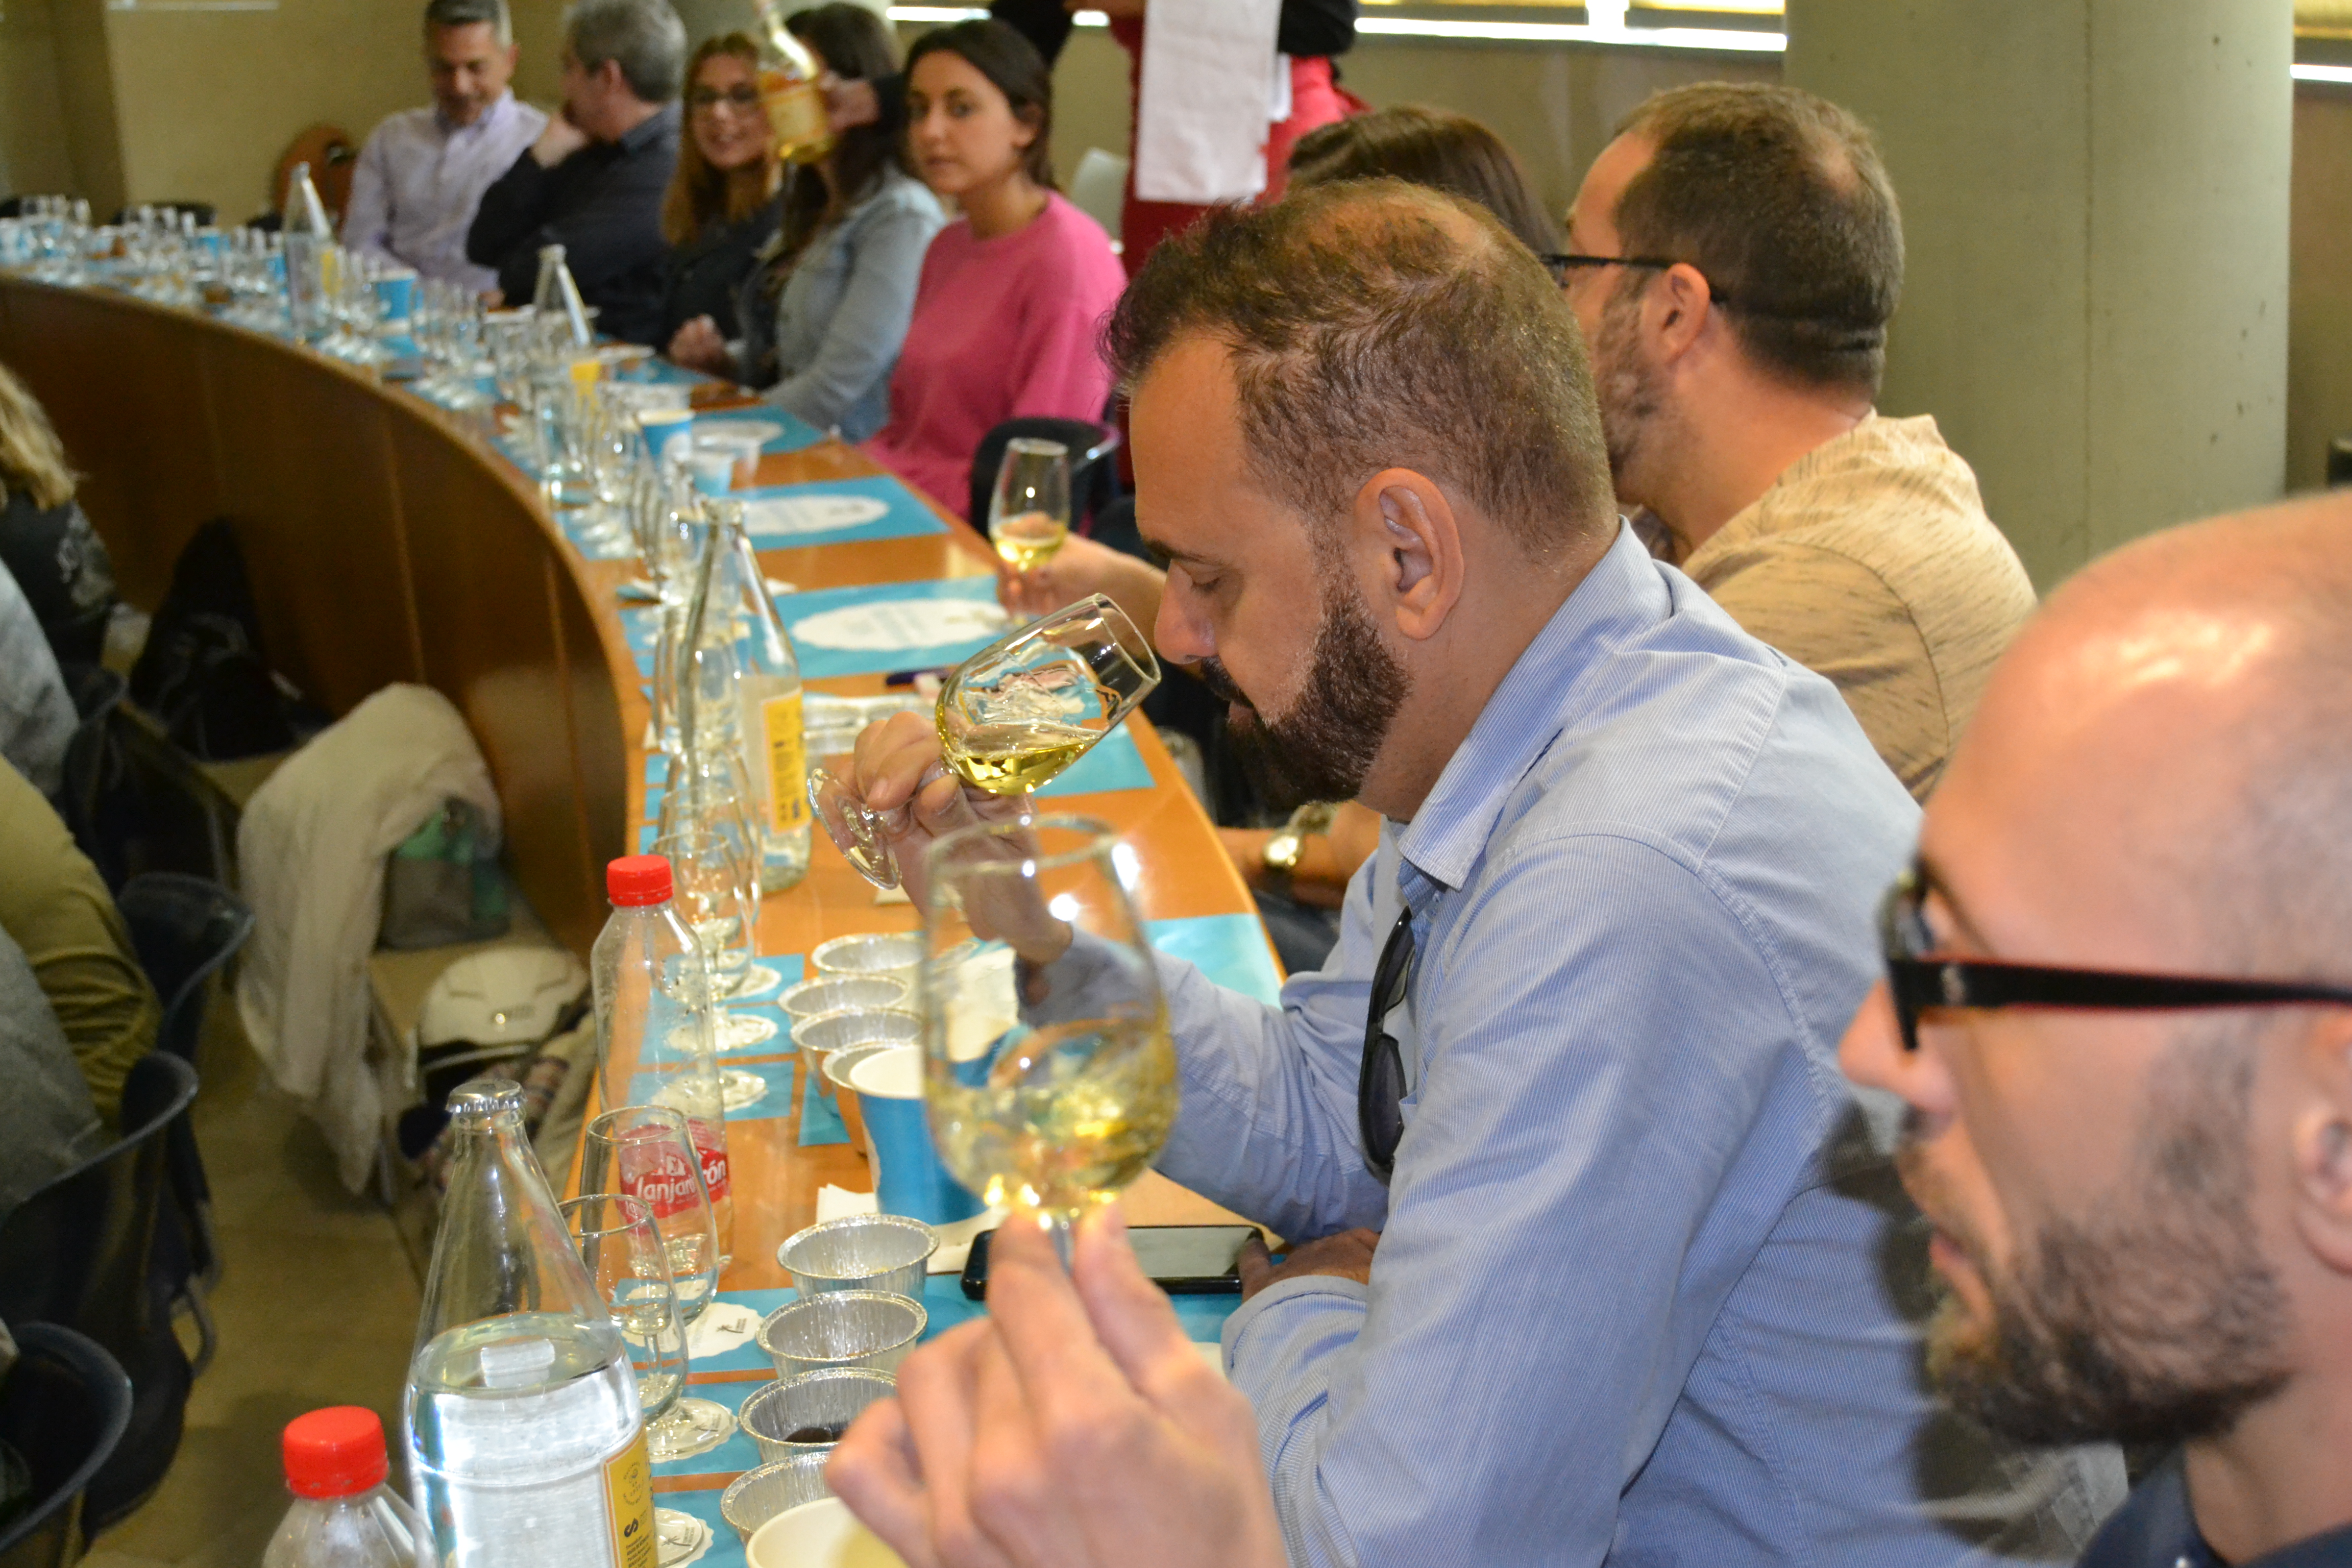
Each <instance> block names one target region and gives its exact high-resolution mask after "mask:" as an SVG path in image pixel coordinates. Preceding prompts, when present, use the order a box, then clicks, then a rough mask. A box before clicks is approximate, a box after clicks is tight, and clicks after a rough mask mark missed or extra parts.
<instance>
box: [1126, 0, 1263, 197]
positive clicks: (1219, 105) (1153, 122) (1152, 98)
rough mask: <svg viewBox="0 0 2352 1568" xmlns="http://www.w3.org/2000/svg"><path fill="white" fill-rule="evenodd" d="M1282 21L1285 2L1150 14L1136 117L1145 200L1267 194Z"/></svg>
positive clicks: (1221, 0) (1231, 1) (1208, 3)
mask: <svg viewBox="0 0 2352 1568" xmlns="http://www.w3.org/2000/svg"><path fill="white" fill-rule="evenodd" d="M1281 15H1282V0H1187V3H1186V4H1184V5H1155V6H1153V7H1152V10H1151V16H1150V23H1149V25H1148V26H1145V28H1144V29H1143V69H1142V81H1141V84H1140V88H1139V98H1138V101H1137V107H1136V117H1135V194H1136V195H1138V196H1139V197H1141V198H1142V199H1143V200H1145V201H1148V202H1192V203H1197V204H1202V205H1209V204H1214V203H1221V202H1242V201H1247V200H1249V198H1250V197H1252V196H1255V195H1257V194H1258V193H1259V192H1260V191H1262V190H1264V189H1265V133H1266V126H1267V124H1268V123H1269V121H1267V118H1266V111H1267V110H1268V108H1269V107H1271V104H1272V100H1273V95H1274V77H1273V71H1274V68H1275V67H1276V64H1278V63H1279V60H1278V57H1277V56H1276V54H1275V50H1274V36H1275V31H1276V25H1277V24H1278V23H1279V22H1280V20H1281Z"/></svg>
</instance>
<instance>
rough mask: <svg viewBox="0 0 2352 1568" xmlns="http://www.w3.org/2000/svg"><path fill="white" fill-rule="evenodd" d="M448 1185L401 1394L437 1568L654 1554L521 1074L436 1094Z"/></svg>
mask: <svg viewBox="0 0 2352 1568" xmlns="http://www.w3.org/2000/svg"><path fill="white" fill-rule="evenodd" d="M449 1110H450V1126H451V1128H452V1129H453V1130H454V1131H455V1133H456V1136H457V1149H456V1159H455V1162H454V1164H453V1166H452V1168H451V1173H450V1178H449V1193H448V1195H447V1197H446V1198H445V1199H443V1200H442V1207H441V1228H440V1232H439V1234H438V1235H437V1236H436V1237H435V1238H434V1243H433V1265H432V1268H431V1271H430V1272H429V1273H428V1274H427V1276H426V1278H425V1310H424V1313H423V1315H422V1317H421V1319H420V1320H419V1321H418V1325H417V1330H416V1352H415V1357H414V1358H413V1359H412V1360H411V1362H410V1363H409V1372H408V1389H407V1394H406V1405H407V1428H408V1450H409V1474H410V1477H411V1480H412V1485H413V1486H414V1488H415V1499H416V1506H417V1511H418V1512H419V1513H421V1514H422V1515H424V1518H425V1528H426V1529H427V1530H428V1531H431V1533H432V1538H433V1551H434V1561H435V1562H436V1563H440V1564H442V1565H443V1568H656V1557H657V1552H658V1547H657V1544H656V1541H655V1536H654V1518H653V1514H654V1505H653V1476H652V1471H651V1468H650V1467H649V1465H648V1463H647V1461H646V1439H645V1418H644V1415H643V1412H642V1411H641V1410H640V1408H639V1405H638V1401H637V1386H636V1375H635V1373H634V1372H633V1371H632V1370H631V1368H630V1365H629V1358H628V1354H627V1350H626V1346H625V1342H624V1341H623V1340H622V1338H621V1331H620V1330H619V1329H617V1328H616V1327H614V1322H613V1319H612V1316H611V1313H610V1311H609V1310H607V1308H606V1307H605V1305H604V1302H603V1301H602V1300H600V1299H599V1298H598V1296H597V1293H596V1289H595V1286H594V1284H593V1281H592V1280H591V1279H589V1277H588V1271H587V1269H586V1268H585V1267H583V1265H582V1263H581V1261H580V1257H579V1254H578V1253H576V1252H575V1251H573V1249H572V1237H571V1236H570V1235H569V1234H568V1233H567V1232H566V1230H565V1228H564V1225H563V1216H562V1213H561V1211H559V1210H558V1209H557V1208H556V1206H555V1195H554V1194H553V1193H552V1192H551V1191H550V1190H549V1186H548V1182H547V1176H546V1173H544V1172H543V1171H541V1169H540V1165H539V1161H538V1160H537V1158H535V1157H534V1156H533V1155H532V1153H531V1151H530V1138H529V1136H528V1135H527V1134H526V1133H525V1131H523V1121H522V1087H521V1086H520V1084H517V1083H515V1082H513V1081H512V1080H510V1079H497V1078H480V1079H474V1080H473V1081H472V1082H470V1083H467V1084H465V1085H463V1086H461V1087H460V1088H458V1089H457V1090H456V1091H455V1092H453V1093H452V1094H451V1095H450V1097H449Z"/></svg>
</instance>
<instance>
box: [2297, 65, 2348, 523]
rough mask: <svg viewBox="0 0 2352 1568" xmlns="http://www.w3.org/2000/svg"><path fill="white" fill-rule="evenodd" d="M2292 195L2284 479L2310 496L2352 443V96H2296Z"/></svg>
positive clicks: (2322, 89)
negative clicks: (2332, 454) (2331, 452)
mask: <svg viewBox="0 0 2352 1568" xmlns="http://www.w3.org/2000/svg"><path fill="white" fill-rule="evenodd" d="M2293 195H2294V219H2293V229H2292V234H2291V245H2292V248H2291V250H2290V252H2289V258H2290V262H2291V266H2292V271H2291V275H2290V282H2289V286H2288V294H2287V361H2286V474H2287V484H2288V486H2289V487H2290V488H2292V489H2315V488H2317V487H2318V486H2319V484H2320V483H2321V482H2322V481H2323V480H2324V479H2325V478H2326V472H2327V443H2328V439H2329V438H2330V437H2335V436H2339V435H2344V434H2347V433H2352V89H2347V88H2341V87H2326V86H2318V85H2309V86H2305V87H2302V88H2299V89H2297V90H2296V92H2295V99H2294V189H2293Z"/></svg>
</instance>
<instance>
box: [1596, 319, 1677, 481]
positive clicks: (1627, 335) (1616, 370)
mask: <svg viewBox="0 0 2352 1568" xmlns="http://www.w3.org/2000/svg"><path fill="white" fill-rule="evenodd" d="M1641 332H1642V290H1641V289H1639V288H1637V287H1633V286H1631V285H1629V284H1621V285H1620V286H1619V287H1618V289H1617V291H1616V292H1615V293H1613V294H1612V295H1610V296H1609V302H1608V303H1607V304H1605V305H1603V306H1602V307H1601V330H1600V331H1599V332H1598V333H1596V334H1595V335H1594V338H1593V341H1592V344H1591V349H1592V354H1591V358H1592V390H1593V392H1594V395H1596V396H1597V397H1598V399H1599V401H1600V404H1601V437H1602V439H1603V440H1604V441H1605V442H1606V443H1607V444H1608V447H1609V477H1610V479H1612V481H1614V483H1615V485H1616V488H1617V494H1618V497H1619V499H1620V500H1630V501H1633V502H1635V503H1637V504H1643V505H1646V504H1647V501H1646V499H1645V498H1644V497H1643V495H1642V494H1641V493H1640V489H1639V486H1640V479H1641V475H1640V472H1639V466H1640V465H1641V461H1642V459H1643V458H1644V457H1646V456H1647V455H1648V454H1649V450H1650V447H1652V446H1653V445H1654V444H1655V441H1656V437H1657V434H1658V431H1659V429H1660V428H1661V424H1660V417H1659V416H1661V415H1662V414H1663V413H1664V410H1665V406H1666V389H1665V384H1664V377H1662V376H1661V375H1660V374H1658V367H1657V366H1655V365H1654V364H1652V363H1650V362H1649V360H1648V359H1647V358H1646V357H1644V356H1643V353H1642V336H1641Z"/></svg>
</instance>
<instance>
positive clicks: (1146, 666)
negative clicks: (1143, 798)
mask: <svg viewBox="0 0 2352 1568" xmlns="http://www.w3.org/2000/svg"><path fill="white" fill-rule="evenodd" d="M1159 684H1160V660H1159V659H1158V658H1154V657H1153V655H1152V652H1151V644H1150V640H1149V639H1148V638H1146V637H1144V635H1143V634H1142V633H1141V632H1140V631H1138V630H1137V629H1136V626H1135V623H1134V622H1133V621H1131V620H1129V619H1128V618H1127V615H1126V612H1124V611H1122V610H1121V609H1120V608H1119V607H1118V605H1115V604H1113V603H1112V602H1111V599H1110V596H1109V595H1107V594H1092V595H1087V597H1086V598H1083V599H1080V600H1079V601H1078V602H1077V603H1076V604H1074V605H1064V606H1062V608H1060V609H1058V610H1055V612H1054V613H1053V614H1052V615H1050V616H1045V618H1044V619H1042V620H1036V621H1032V622H1030V623H1029V624H1028V625H1027V626H1021V627H1018V628H1016V629H1015V630H1013V631H1011V632H1008V633H1006V634H1005V635H1004V636H1003V637H999V638H997V639H996V640H995V641H994V642H992V643H991V644H989V645H988V646H987V647H984V648H982V649H981V650H980V651H979V652H978V653H975V654H973V655H972V656H971V658H968V659H965V660H964V661H963V662H962V663H961V664H960V665H958V666H956V668H955V671H954V673H952V674H951V675H950V676H949V677H948V679H947V683H946V684H945V685H944V686H942V687H941V688H940V700H939V707H938V710H937V719H938V724H939V731H940V750H941V752H943V753H944V754H945V756H946V759H947V764H948V766H949V767H950V768H952V769H954V770H955V772H956V773H957V774H958V775H959V776H961V778H962V780H963V781H964V783H965V784H969V785H971V786H972V787H973V788H975V789H982V790H986V791H987V792H989V793H990V794H992V795H1023V794H1025V793H1027V792H1029V791H1032V790H1034V789H1036V788H1037V787H1038V786H1039V785H1041V784H1049V783H1051V782H1052V781H1053V780H1054V779H1055V778H1056V777H1058V776H1059V775H1060V774H1061V773H1062V771H1063V770H1064V769H1066V768H1067V767H1068V766H1069V765H1070V764H1071V763H1075V762H1076V761H1077V760H1078V759H1079V758H1080V757H1082V756H1084V755H1086V753H1087V752H1089V751H1091V750H1092V749H1093V748H1094V746H1095V744H1096V742H1099V741H1100V740H1101V739H1102V738H1103V737H1104V736H1105V735H1108V734H1109V733H1110V732H1111V731H1113V730H1115V729H1117V728H1118V725H1119V723H1120V722H1121V721H1124V720H1125V719H1126V718H1127V716H1128V715H1129V713H1131V712H1133V711H1134V710H1135V708H1136V705H1137V704H1139V703H1140V702H1141V701H1142V700H1144V698H1145V697H1146V696H1148V695H1149V694H1150V691H1151V689H1152V688H1153V687H1155V686H1157V685H1159ZM808 790H809V803H810V804H811V805H814V807H815V808H816V814H817V818H818V820H819V821H821V822H823V823H824V831H825V834H826V836H827V837H830V838H831V839H832V840H833V841H834V843H835V846H837V847H839V848H840V850H841V852H842V854H843V856H844V857H845V858H847V859H848V861H849V863H850V864H851V865H852V866H855V867H856V868H857V869H858V871H859V872H861V873H862V874H863V875H864V876H865V878H866V880H867V881H869V882H872V883H873V884H874V885H875V886H877V887H879V888H895V887H897V886H898V859H897V858H896V856H895V855H894V854H893V853H892V851H891V848H890V842H891V840H892V839H894V838H896V837H898V835H899V834H901V833H904V832H905V831H906V830H907V825H908V818H909V816H910V815H911V814H910V812H909V809H908V806H906V805H898V806H896V807H893V808H892V809H891V810H889V811H875V810H873V809H872V808H870V807H868V806H867V805H866V803H865V801H864V800H862V799H861V798H859V796H858V795H856V792H855V791H854V790H853V789H852V788H851V786H850V785H849V784H847V783H846V782H845V781H844V780H842V779H839V778H837V777H835V775H834V774H833V773H829V772H827V771H826V770H824V769H823V768H812V769H810V770H809V777H808Z"/></svg>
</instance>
